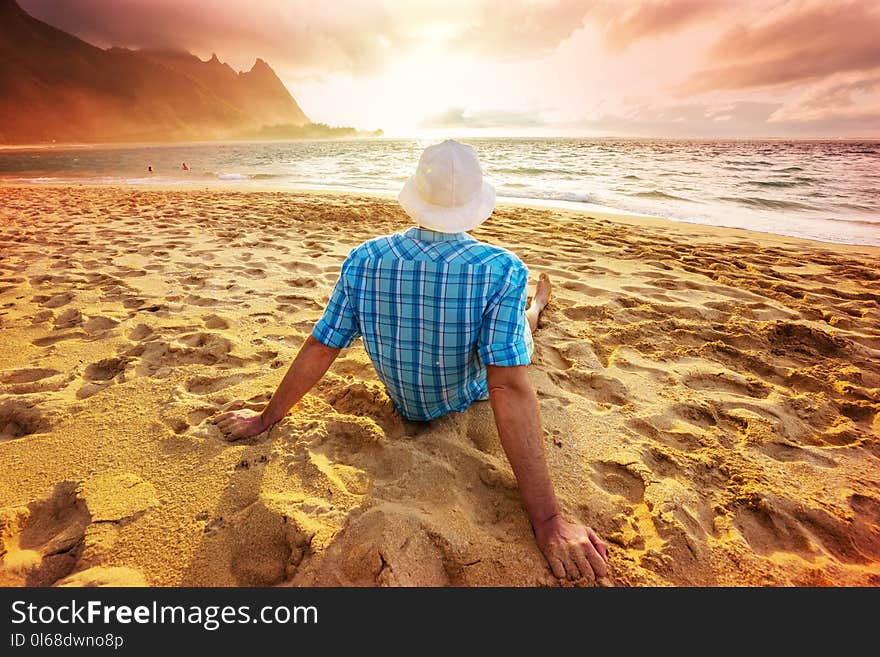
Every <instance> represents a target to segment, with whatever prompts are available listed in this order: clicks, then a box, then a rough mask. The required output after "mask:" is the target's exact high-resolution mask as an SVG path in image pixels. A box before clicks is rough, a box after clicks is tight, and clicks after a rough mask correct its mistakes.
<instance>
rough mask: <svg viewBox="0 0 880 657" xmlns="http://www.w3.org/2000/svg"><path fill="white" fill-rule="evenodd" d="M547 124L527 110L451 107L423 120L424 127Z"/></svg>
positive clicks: (523, 126) (422, 125)
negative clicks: (474, 110)
mask: <svg viewBox="0 0 880 657" xmlns="http://www.w3.org/2000/svg"><path fill="white" fill-rule="evenodd" d="M544 125H546V123H545V122H544V120H543V119H541V118H540V117H539V116H537V115H535V114H531V113H526V112H510V111H506V110H481V111H476V112H471V111H469V110H466V109H464V108H461V107H451V108H449V109H447V110H446V111H445V112H441V113H440V114H437V115H436V116H432V117H429V118H427V119H425V120H424V121H422V123H421V126H420V127H422V128H451V129H455V128H537V127H541V126H544Z"/></svg>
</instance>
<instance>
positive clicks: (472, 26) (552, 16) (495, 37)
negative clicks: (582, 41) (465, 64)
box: [451, 0, 592, 57]
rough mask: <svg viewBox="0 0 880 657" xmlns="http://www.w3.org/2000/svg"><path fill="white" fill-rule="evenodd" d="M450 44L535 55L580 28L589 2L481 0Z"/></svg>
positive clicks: (571, 0) (551, 47) (544, 51)
mask: <svg viewBox="0 0 880 657" xmlns="http://www.w3.org/2000/svg"><path fill="white" fill-rule="evenodd" d="M471 5H472V6H473V7H475V8H476V13H475V14H474V15H473V16H471V17H469V18H465V19H464V21H463V25H464V26H465V27H464V29H463V30H462V31H461V33H460V34H459V35H458V36H457V37H456V38H455V39H454V40H453V42H452V44H451V45H452V47H459V48H468V49H476V50H479V51H481V52H484V53H488V54H493V55H499V56H502V57H503V56H510V55H516V56H523V55H527V56H534V55H539V54H543V53H546V52H549V51H552V50H554V49H555V48H556V47H557V46H558V45H559V44H560V43H561V42H562V41H564V40H565V39H567V38H568V37H569V36H571V34H572V33H573V32H574V31H575V30H577V29H579V28H581V27H582V26H583V24H584V17H585V16H586V14H587V11H588V9H589V8H590V6H591V5H592V3H591V2H585V1H584V0H484V1H483V2H480V3H477V2H472V3H471Z"/></svg>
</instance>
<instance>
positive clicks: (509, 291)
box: [477, 263, 532, 367]
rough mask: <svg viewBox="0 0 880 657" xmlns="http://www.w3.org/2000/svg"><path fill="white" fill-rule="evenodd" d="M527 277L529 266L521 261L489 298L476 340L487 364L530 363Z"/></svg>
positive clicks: (484, 362)
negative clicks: (527, 267)
mask: <svg viewBox="0 0 880 657" xmlns="http://www.w3.org/2000/svg"><path fill="white" fill-rule="evenodd" d="M528 277H529V272H528V269H526V267H525V266H524V265H522V264H521V263H520V264H517V265H515V266H513V267H511V268H510V270H508V272H507V274H506V275H505V278H504V280H503V281H502V283H501V286H500V287H499V289H498V291H497V292H496V293H495V294H493V295H492V297H490V299H489V303H488V304H487V306H486V310H485V312H484V313H483V323H482V325H481V326H480V334H479V338H478V340H477V348H478V353H479V355H480V360H482V361H483V364H484V365H499V366H502V367H513V366H516V365H528V364H529V363H531V351H532V332H531V330H530V329H529V325H528V322H527V320H526V285H527V283H528Z"/></svg>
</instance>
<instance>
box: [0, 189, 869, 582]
mask: <svg viewBox="0 0 880 657" xmlns="http://www.w3.org/2000/svg"><path fill="white" fill-rule="evenodd" d="M408 225H410V222H409V220H408V218H407V217H406V215H405V214H404V213H403V211H402V210H401V209H400V208H399V206H398V205H397V203H396V202H395V201H394V200H393V199H383V198H377V197H368V196H359V195H352V194H319V193H295V192H270V191H247V192H245V191H219V190H212V189H209V190H203V191H195V190H191V191H169V190H162V189H143V188H117V187H88V186H77V187H38V186H30V187H27V186H24V187H11V186H5V187H0V336H2V339H0V466H2V467H0V584H2V585H71V586H77V585H87V584H111V585H134V584H147V585H153V586H179V585H186V586H204V585H215V586H227V585H228V586H237V585H238V586H241V585H293V586H298V585H346V586H347V585H367V586H372V585H427V586H434V585H457V586H461V585H464V586H472V585H477V586H484V585H489V586H495V585H510V586H544V585H548V586H555V585H559V584H560V582H558V581H557V580H556V579H555V578H554V577H553V576H552V574H551V573H550V571H549V569H548V567H547V565H546V563H545V561H544V559H543V557H542V555H541V553H540V552H539V550H538V548H537V546H536V545H535V542H534V540H533V537H532V534H531V529H530V527H529V524H528V521H527V518H526V515H525V513H524V511H523V510H522V506H521V501H520V497H519V494H518V491H517V488H516V484H515V480H514V478H513V476H512V473H511V470H510V467H509V465H508V463H507V461H506V459H505V457H504V454H503V452H502V450H501V446H500V444H499V441H498V437H497V434H496V431H495V427H494V423H493V418H492V412H491V409H490V407H489V404H488V403H487V402H478V403H476V404H474V405H473V406H472V407H471V408H470V409H469V410H468V411H467V412H465V413H462V414H451V415H448V416H445V417H443V418H441V419H440V420H437V421H434V422H432V423H430V424H418V423H410V422H407V421H405V420H403V419H402V418H401V417H400V416H399V415H398V413H397V412H396V411H395V410H394V408H393V407H392V405H391V403H390V401H389V399H388V397H387V396H386V394H385V392H384V389H383V387H382V385H381V384H380V383H379V381H378V380H377V378H376V375H375V372H374V370H373V367H372V365H371V364H370V362H369V360H368V359H367V357H366V354H365V352H364V351H363V348H362V347H361V346H360V342H357V343H355V346H354V347H352V348H351V349H349V350H347V351H346V352H344V353H343V354H342V355H341V356H340V358H339V359H338V360H337V362H336V363H335V364H334V366H333V367H332V369H331V370H330V372H329V373H328V375H327V376H326V377H325V378H324V380H323V381H322V382H321V384H320V385H319V386H318V388H316V389H315V390H314V391H313V392H312V394H310V395H308V396H307V397H306V398H305V399H304V400H303V402H302V403H300V404H299V405H298V406H297V407H296V408H295V409H294V410H293V412H292V413H291V414H290V415H289V416H288V417H287V418H286V419H285V420H284V421H282V422H281V423H279V424H278V425H276V426H275V427H273V428H272V429H270V430H269V431H268V432H266V433H264V434H261V435H259V436H257V437H255V438H253V439H249V440H245V441H242V442H238V443H229V442H226V441H224V440H223V439H222V437H221V435H220V432H219V430H218V429H217V428H216V427H215V426H214V425H213V424H211V423H210V422H209V418H210V417H211V416H213V415H214V414H216V413H217V412H218V411H219V410H221V409H226V408H229V407H231V406H232V405H234V404H235V403H236V402H238V401H240V402H244V403H245V404H248V405H251V406H253V407H255V408H260V407H261V406H262V404H263V403H264V402H265V401H266V400H267V399H268V398H269V396H270V395H271V393H272V391H273V390H274V389H275V386H276V385H277V384H278V382H279V380H280V379H281V377H282V376H283V374H284V372H285V371H286V368H287V366H288V365H289V364H290V362H291V360H292V358H293V356H294V355H295V353H296V351H297V349H298V348H299V346H300V344H301V343H302V342H303V340H304V339H305V338H306V336H307V335H308V334H309V333H310V330H311V327H312V325H313V323H314V322H315V321H316V320H317V318H318V317H319V316H320V313H321V311H322V309H323V306H324V303H325V302H326V300H327V298H328V296H329V293H330V290H331V288H332V285H333V283H334V282H335V280H336V277H337V276H338V273H339V269H340V265H341V263H342V260H343V258H344V257H345V255H346V254H347V253H348V251H349V250H350V249H351V248H352V247H353V246H355V245H356V244H358V243H359V242H361V241H363V240H365V239H367V238H369V237H373V236H376V235H379V234H382V233H388V232H392V231H396V230H402V229H404V228H406V227H407V226H408ZM474 235H475V236H476V237H477V238H479V239H482V240H485V241H488V242H491V243H493V244H498V245H501V246H504V247H507V248H510V249H512V250H513V251H515V252H516V253H517V254H518V255H519V256H520V257H521V258H522V259H523V260H524V261H525V262H526V264H527V265H528V266H529V268H530V271H531V274H532V286H533V285H534V281H535V280H536V279H537V276H538V274H539V273H541V272H546V273H548V274H549V275H550V276H551V278H552V280H553V281H554V282H555V292H554V297H553V299H552V302H551V304H550V306H549V307H548V309H547V311H546V313H545V314H544V316H543V318H542V324H541V327H540V329H539V331H538V333H537V334H536V338H535V343H536V354H535V358H534V364H533V366H532V367H531V375H530V376H531V378H532V381H533V382H534V385H535V387H536V389H537V391H538V395H539V398H540V404H541V412H542V415H543V419H544V426H545V440H546V449H547V454H548V460H549V464H550V469H551V473H552V476H553V479H554V481H555V484H556V487H557V492H558V494H559V497H560V502H561V503H562V505H563V507H564V509H565V512H566V514H567V515H568V516H569V517H570V518H571V519H573V520H577V521H580V522H583V523H586V524H588V525H590V526H592V527H594V528H595V529H596V530H597V531H598V532H599V533H600V534H601V535H602V536H603V537H604V538H605V539H606V540H607V541H608V543H609V555H610V570H611V580H613V583H614V584H615V585H617V586H638V585H843V586H850V585H880V467H878V466H880V270H878V267H877V263H878V257H880V249H872V248H869V247H847V246H840V245H831V244H825V243H820V242H809V241H804V240H797V239H794V238H784V237H778V236H773V235H764V234H758V233H750V232H746V231H738V230H733V229H717V228H710V227H705V226H697V225H690V224H681V223H673V222H667V221H663V220H659V219H640V218H636V217H622V216H616V217H610V216H602V215H599V214H593V213H591V214H575V213H572V212H567V211H563V210H555V209H552V208H531V207H520V206H514V205H500V206H499V207H498V209H497V210H496V212H495V215H494V216H493V217H492V218H491V219H490V220H489V221H488V222H487V223H486V224H485V225H484V226H482V227H480V228H479V229H477V230H476V231H475V232H474ZM532 289H533V287H532ZM565 584H569V583H565Z"/></svg>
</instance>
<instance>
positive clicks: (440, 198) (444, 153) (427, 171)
mask: <svg viewBox="0 0 880 657" xmlns="http://www.w3.org/2000/svg"><path fill="white" fill-rule="evenodd" d="M397 200H398V201H400V205H401V206H402V207H403V209H404V210H405V211H406V213H407V214H408V215H409V216H410V217H412V218H413V219H414V220H415V221H416V223H418V224H419V225H420V226H422V227H424V228H428V229H430V230H435V231H437V232H439V233H461V232H465V231H468V230H472V229H474V228H476V227H477V226H479V225H480V224H481V223H483V222H484V221H486V219H488V218H489V215H491V214H492V210H494V209H495V188H494V187H492V185H490V184H489V183H487V182H483V172H482V170H481V169H480V161H479V160H478V159H477V152H476V151H475V150H474V149H473V148H472V147H471V146H468V145H466V144H460V143H458V142H457V141H453V140H451V139H448V140H446V141H444V142H443V143H442V144H435V145H433V146H428V148H426V149H425V151H424V152H423V153H422V156H421V157H420V158H419V166H418V168H417V169H416V173H415V175H414V176H411V177H410V178H409V180H407V181H406V184H404V186H403V189H401V190H400V194H399V195H398V197H397Z"/></svg>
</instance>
